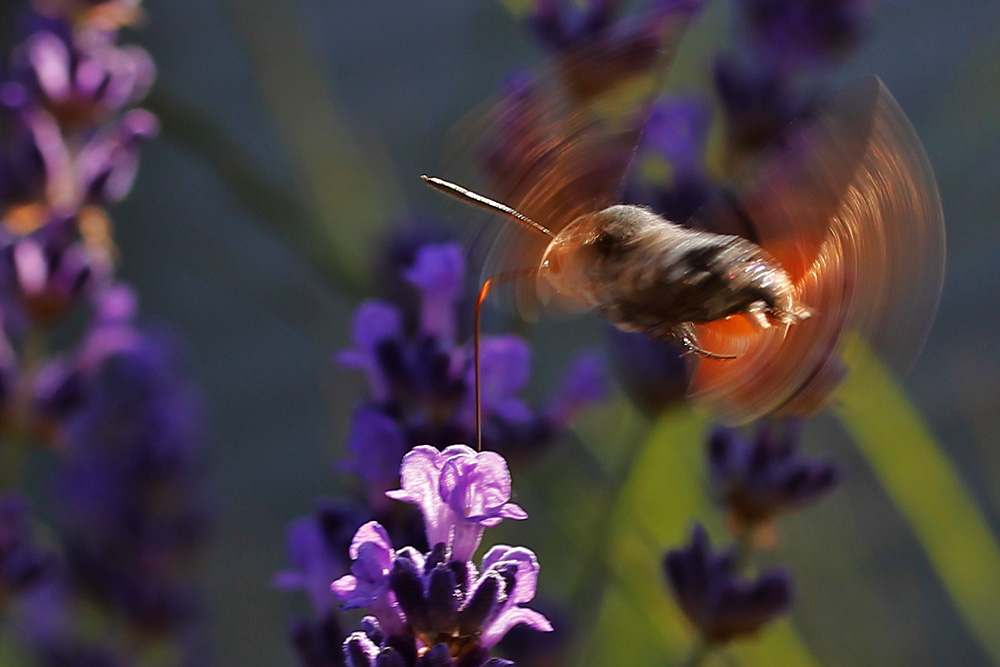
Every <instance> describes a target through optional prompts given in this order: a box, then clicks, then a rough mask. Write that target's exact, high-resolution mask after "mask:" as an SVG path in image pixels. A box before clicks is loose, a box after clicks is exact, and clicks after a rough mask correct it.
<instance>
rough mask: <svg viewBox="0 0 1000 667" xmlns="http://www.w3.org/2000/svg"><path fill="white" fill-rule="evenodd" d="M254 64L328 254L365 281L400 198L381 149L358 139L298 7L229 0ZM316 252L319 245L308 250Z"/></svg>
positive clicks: (348, 272) (262, 0)
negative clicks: (298, 17)
mask: <svg viewBox="0 0 1000 667" xmlns="http://www.w3.org/2000/svg"><path fill="white" fill-rule="evenodd" d="M228 7H229V10H230V12H231V14H232V15H233V17H234V18H235V19H236V25H237V27H238V28H239V30H240V33H241V34H242V36H243V38H244V39H245V41H246V44H247V47H248V49H249V52H250V55H251V57H252V59H253V61H254V63H255V65H256V66H255V72H256V75H257V81H258V83H259V85H260V91H261V95H262V96H263V100H264V104H265V107H266V108H267V110H268V111H269V112H270V116H271V118H272V120H273V122H274V126H275V128H276V130H277V132H278V136H279V137H280V138H281V140H282V141H283V143H284V145H285V146H286V148H287V150H288V155H289V159H290V161H291V163H292V165H293V169H294V170H295V176H296V179H297V181H298V182H299V183H300V184H301V187H302V189H303V192H304V193H305V195H306V201H307V202H308V205H309V208H310V209H312V211H313V213H314V216H315V217H314V220H316V221H317V222H318V223H319V228H318V229H315V230H314V232H315V233H316V235H317V238H318V239H319V240H320V242H321V246H320V251H322V252H327V253H330V254H331V255H332V256H333V257H334V258H335V260H336V262H337V263H338V265H339V266H340V267H341V269H342V270H343V272H344V274H346V275H347V276H350V277H351V279H352V280H353V281H354V282H360V283H363V282H365V280H366V278H367V273H368V271H367V265H368V263H369V260H370V255H369V252H370V249H371V247H372V246H373V242H374V241H375V240H376V239H377V238H378V233H379V231H380V230H381V229H382V228H383V227H384V226H385V224H386V222H387V220H388V219H389V218H390V217H392V216H393V215H395V214H396V213H397V212H398V209H399V207H400V206H401V200H402V197H401V195H400V194H399V188H398V185H397V184H396V182H395V180H394V179H393V178H392V176H391V173H390V170H389V169H388V168H386V167H384V166H383V164H382V161H380V160H378V159H377V156H378V154H379V151H378V150H375V149H376V147H374V146H372V145H366V146H364V147H362V145H361V144H360V143H359V142H357V141H356V140H355V138H354V137H353V136H352V132H351V129H350V127H349V124H348V123H347V122H346V121H345V120H344V118H343V114H342V113H341V112H340V109H339V108H338V105H337V102H336V95H335V91H334V90H333V89H332V86H331V83H330V77H329V76H328V73H327V72H326V71H324V68H323V67H322V66H321V64H320V63H319V62H318V60H317V58H316V56H315V54H314V53H312V51H311V50H310V48H309V43H310V40H309V39H308V38H307V35H305V34H303V30H302V26H301V25H300V24H298V23H297V22H296V17H295V16H294V14H295V10H296V9H297V8H298V6H297V4H294V3H284V2H268V1H266V0H253V1H250V0H240V1H230V2H229V3H228ZM307 250H308V251H309V252H317V250H316V249H315V248H307Z"/></svg>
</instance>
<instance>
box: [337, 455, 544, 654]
mask: <svg viewBox="0 0 1000 667" xmlns="http://www.w3.org/2000/svg"><path fill="white" fill-rule="evenodd" d="M400 478H401V484H400V486H401V488H400V489H397V490H394V491H389V492H388V493H387V494H386V495H388V496H389V497H390V498H393V499H396V500H400V501H403V502H409V503H414V504H416V505H418V506H419V507H420V510H421V512H422V513H423V517H424V523H425V526H426V530H427V541H428V544H430V545H431V549H430V551H429V552H428V553H426V554H424V553H421V552H419V551H418V550H416V549H414V548H413V547H408V546H407V547H402V548H400V549H395V548H394V547H393V545H392V543H391V541H390V539H389V535H388V533H387V532H386V531H385V529H384V528H383V527H382V526H381V525H380V524H379V523H378V522H376V521H371V522H368V523H366V524H364V525H363V526H361V527H360V528H359V529H358V531H357V533H355V535H354V539H353V541H352V542H351V546H350V549H349V554H350V557H351V560H352V565H351V574H348V575H345V576H343V577H340V578H339V579H337V580H336V581H334V582H333V584H332V585H331V590H332V591H333V593H334V595H335V596H336V597H337V598H338V599H339V600H340V601H341V602H342V603H343V604H344V606H345V607H346V608H366V609H368V611H369V612H370V613H371V616H368V617H366V618H365V620H364V621H363V627H364V630H363V631H359V632H355V633H353V634H351V635H350V636H349V637H348V638H347V640H346V641H345V643H344V656H345V659H346V661H347V664H348V665H349V666H350V667H367V666H369V665H379V666H383V665H385V666H389V665H399V666H407V667H409V666H414V667H417V666H419V667H425V666H430V665H434V666H437V665H454V666H455V667H480V666H484V665H486V666H489V667H500V666H502V665H512V664H513V663H511V662H510V661H507V660H502V659H499V658H490V656H489V652H490V649H491V648H492V647H493V646H494V645H495V644H496V643H497V642H498V641H500V639H501V638H503V636H504V635H505V634H506V633H507V631H508V630H510V629H511V628H512V627H514V626H515V625H518V624H522V623H523V624H526V625H529V626H531V627H534V628H535V629H537V630H541V631H550V630H552V626H551V624H550V623H549V621H548V620H547V619H546V618H545V617H544V616H543V615H542V614H540V613H538V612H537V611H534V610H532V609H528V608H526V607H522V606H521V605H523V604H525V603H528V602H530V601H531V600H532V599H533V598H534V597H535V588H536V585H537V581H538V570H539V565H538V560H537V559H536V558H535V554H534V553H533V552H532V551H531V550H530V549H526V548H524V547H512V546H507V545H495V546H493V547H491V548H490V549H489V550H488V551H487V552H486V554H485V555H484V556H483V558H482V560H481V561H480V563H479V566H478V567H477V566H476V565H475V564H474V563H473V561H472V557H473V554H474V552H475V551H476V549H477V548H478V546H479V544H480V542H481V541H482V537H483V532H484V531H485V529H486V528H488V527H491V526H495V525H497V524H499V523H500V522H501V521H503V520H504V519H518V520H520V519H526V518H527V517H528V515H527V513H526V512H525V511H524V510H523V509H522V508H521V507H519V506H518V505H516V504H515V503H512V502H510V495H511V480H510V473H509V471H508V469H507V463H506V461H504V459H503V457H502V456H500V455H499V454H497V453H495V452H488V451H487V452H476V451H475V450H473V449H472V448H470V447H467V446H465V445H452V446H450V447H447V448H445V449H444V450H443V451H439V450H438V449H437V448H435V447H432V446H430V445H421V446H419V447H415V448H414V449H412V450H411V451H410V452H409V453H407V454H406V456H405V457H404V458H403V463H402V466H401V468H400Z"/></svg>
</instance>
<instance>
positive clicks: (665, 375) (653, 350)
mask: <svg viewBox="0 0 1000 667" xmlns="http://www.w3.org/2000/svg"><path fill="white" fill-rule="evenodd" d="M605 329H606V336H607V338H606V343H607V345H606V347H607V350H608V354H609V356H610V357H611V362H612V367H613V368H614V371H615V376H616V377H617V378H618V381H619V383H620V384H621V386H622V389H623V390H624V391H625V393H626V394H627V395H628V397H629V398H630V399H632V401H633V402H634V403H635V404H636V405H638V406H639V408H641V409H642V410H643V411H645V412H647V413H649V414H658V413H659V412H662V411H663V410H666V409H667V408H669V407H671V406H673V405H677V404H678V403H679V402H681V401H683V400H684V394H685V392H686V391H687V385H688V375H687V361H686V359H685V355H684V353H683V352H682V351H681V350H680V349H679V348H678V347H677V346H675V345H671V344H670V343H663V342H660V341H655V340H652V339H651V338H649V337H647V336H643V335H642V334H636V333H626V332H624V331H621V330H619V329H617V328H616V327H612V326H608V327H605Z"/></svg>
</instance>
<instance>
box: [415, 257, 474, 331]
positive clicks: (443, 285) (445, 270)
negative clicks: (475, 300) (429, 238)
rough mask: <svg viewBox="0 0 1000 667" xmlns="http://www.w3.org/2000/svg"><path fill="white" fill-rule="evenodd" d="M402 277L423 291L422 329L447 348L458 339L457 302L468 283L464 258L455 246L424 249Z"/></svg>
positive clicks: (421, 292) (421, 295)
mask: <svg viewBox="0 0 1000 667" xmlns="http://www.w3.org/2000/svg"><path fill="white" fill-rule="evenodd" d="M403 276H404V277H405V278H406V279H407V280H408V281H409V282H410V283H411V284H413V285H414V286H415V287H416V288H417V289H419V290H420V298H421V308H420V329H421V331H423V332H424V333H427V334H430V335H432V336H436V337H438V338H439V339H440V340H441V341H443V342H444V343H445V344H451V343H452V342H453V341H454V339H455V302H456V301H457V300H458V297H459V295H460V294H461V292H462V283H463V281H464V280H465V257H464V255H463V253H462V247H461V246H460V245H458V244H456V243H444V244H440V245H434V244H431V245H424V246H421V247H420V249H419V250H417V254H416V257H415V258H414V262H413V266H412V267H411V268H410V269H408V270H407V271H405V272H404V273H403Z"/></svg>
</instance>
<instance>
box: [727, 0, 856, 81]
mask: <svg viewBox="0 0 1000 667" xmlns="http://www.w3.org/2000/svg"><path fill="white" fill-rule="evenodd" d="M738 4H739V5H740V8H741V10H742V14H743V17H744V18H745V21H746V25H747V28H748V29H749V32H750V34H751V38H752V39H753V41H754V45H755V47H756V48H757V49H760V50H762V51H765V52H767V53H768V54H769V55H770V56H771V57H770V60H771V62H772V63H773V66H774V67H779V68H780V67H793V68H794V67H810V66H812V67H815V66H817V65H824V64H827V63H829V62H831V61H832V60H834V59H835V58H836V57H838V56H840V55H841V54H842V53H843V52H844V51H845V50H846V49H848V48H850V47H852V46H854V45H855V44H856V43H857V42H858V41H859V39H860V37H861V35H862V34H863V33H864V29H865V27H866V26H865V19H866V18H867V16H866V14H865V10H866V9H867V7H868V6H869V5H871V4H873V2H872V0H742V1H741V2H740V3H738Z"/></svg>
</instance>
